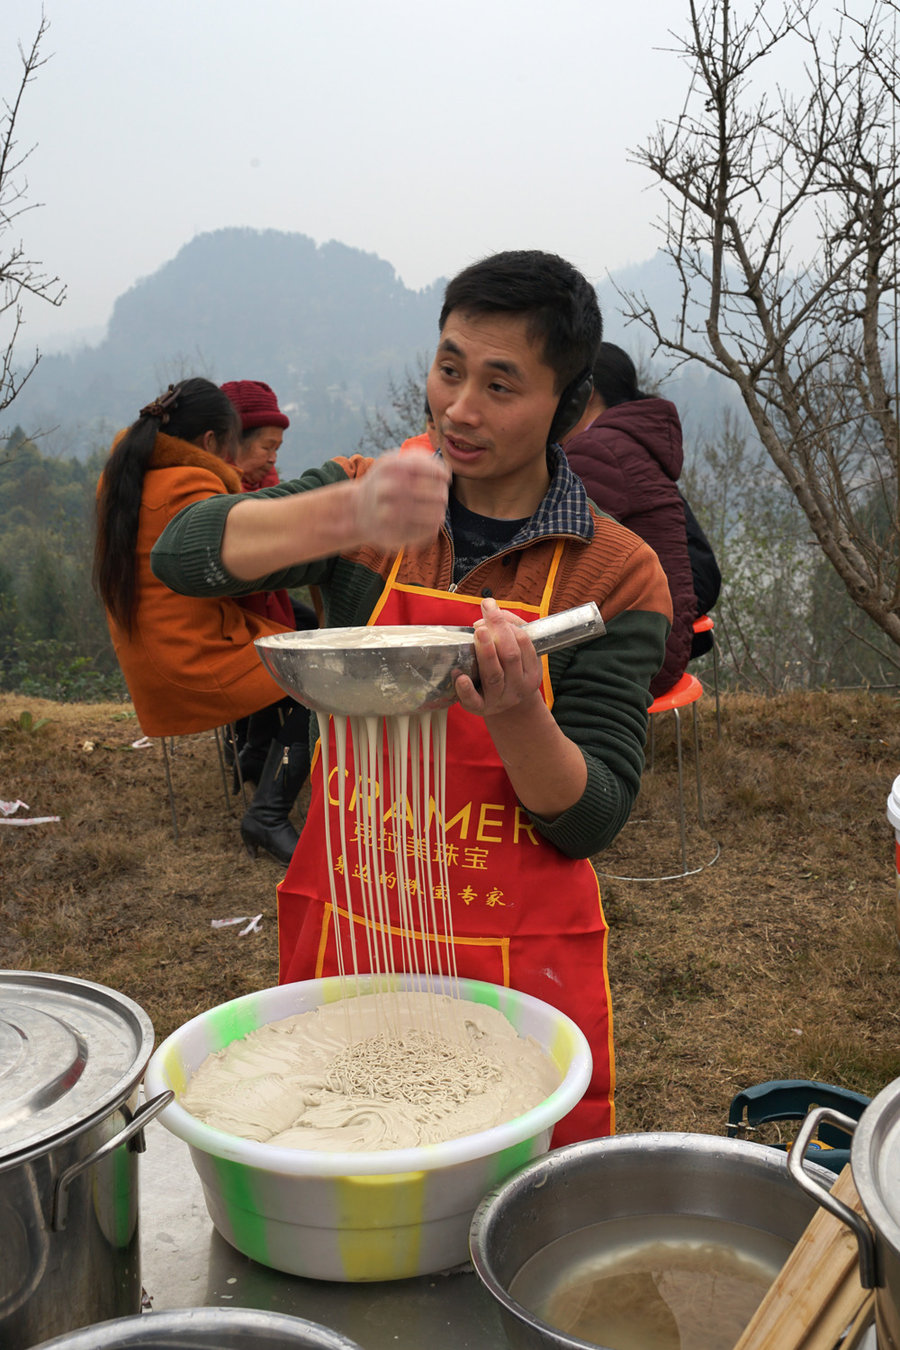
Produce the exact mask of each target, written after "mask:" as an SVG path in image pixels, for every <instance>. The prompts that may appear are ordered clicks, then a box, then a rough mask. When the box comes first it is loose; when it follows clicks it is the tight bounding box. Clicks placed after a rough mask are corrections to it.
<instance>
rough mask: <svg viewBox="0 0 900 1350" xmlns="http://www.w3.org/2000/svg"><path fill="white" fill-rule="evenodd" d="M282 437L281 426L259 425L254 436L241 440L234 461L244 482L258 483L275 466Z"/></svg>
mask: <svg viewBox="0 0 900 1350" xmlns="http://www.w3.org/2000/svg"><path fill="white" fill-rule="evenodd" d="M282 439H283V437H282V432H281V427H260V429H259V431H258V432H257V433H256V435H255V436H251V437H250V438H249V439H248V440H246V441H242V442H241V447H240V449H239V450H238V453H237V458H236V461H235V462H236V466H237V470H238V473H239V474H240V475H241V477H242V478H243V479H244V480H245V482H247V483H259V482H261V481H262V479H263V478H265V476H266V474H267V473H268V472H269V470H270V469H272V468H274V467H275V460H276V458H277V456H278V451H279V450H280V448H281V442H282Z"/></svg>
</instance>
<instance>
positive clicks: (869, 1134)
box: [850, 1078, 900, 1253]
mask: <svg viewBox="0 0 900 1350" xmlns="http://www.w3.org/2000/svg"><path fill="white" fill-rule="evenodd" d="M850 1164H851V1168H852V1171H853V1181H854V1184H855V1186H856V1189H857V1191H858V1192H859V1198H860V1200H862V1202H863V1208H864V1209H865V1211H866V1214H867V1215H868V1217H869V1219H870V1220H871V1223H872V1226H873V1227H874V1228H875V1229H876V1230H877V1233H878V1235H879V1236H880V1237H881V1238H882V1239H883V1240H884V1241H886V1242H887V1243H889V1245H890V1246H891V1247H892V1248H893V1250H894V1251H895V1252H897V1253H900V1078H895V1079H894V1081H893V1082H892V1083H888V1085H887V1087H885V1088H882V1090H881V1092H879V1094H878V1096H877V1097H875V1098H874V1099H873V1100H872V1101H871V1102H870V1103H869V1105H868V1106H867V1107H866V1109H865V1111H864V1112H863V1113H862V1116H861V1117H860V1120H859V1124H858V1125H857V1127H856V1129H855V1131H854V1133H853V1144H852V1147H851V1150H850Z"/></svg>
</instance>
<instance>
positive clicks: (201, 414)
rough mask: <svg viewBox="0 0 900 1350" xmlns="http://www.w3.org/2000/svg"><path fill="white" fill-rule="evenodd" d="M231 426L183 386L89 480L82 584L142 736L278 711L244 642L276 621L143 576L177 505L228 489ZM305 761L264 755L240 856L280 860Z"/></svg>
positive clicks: (206, 387)
mask: <svg viewBox="0 0 900 1350" xmlns="http://www.w3.org/2000/svg"><path fill="white" fill-rule="evenodd" d="M240 429H241V423H240V417H239V416H238V413H237V411H236V410H235V408H234V406H233V404H232V403H231V401H230V400H229V399H228V397H227V396H226V395H225V394H224V393H222V391H221V390H220V389H219V388H218V387H217V386H216V385H215V384H213V383H212V382H211V381H209V380H203V379H189V380H184V381H182V382H181V383H180V384H178V385H174V386H173V385H170V386H169V390H168V392H167V393H166V394H164V395H163V396H162V397H160V398H158V399H155V400H154V401H153V402H152V403H149V404H147V406H146V407H144V408H142V409H141V412H140V416H139V417H138V420H137V421H136V422H134V423H133V424H132V425H131V426H130V427H129V428H128V429H127V431H125V432H123V433H122V434H121V435H120V436H119V437H117V439H116V442H115V444H114V447H113V450H112V453H111V455H110V457H109V460H108V462H107V464H106V467H105V469H104V471H103V474H102V476H101V479H100V483H99V487H98V502H97V538H96V546H95V560H94V579H95V584H96V587H97V590H98V591H99V594H100V596H101V599H102V600H103V604H104V606H105V608H106V616H107V621H108V624H109V630H110V635H111V637H112V641H113V646H114V648H115V651H116V656H117V658H118V661H119V665H120V666H121V668H122V673H123V675H124V676H125V682H126V684H127V685H128V689H129V692H130V694H131V698H132V701H133V703H134V706H135V711H136V713H137V715H138V720H139V722H140V724H141V728H142V730H143V731H144V732H145V734H147V735H148V736H163V735H166V736H173V735H183V734H185V733H187V732H192V731H206V730H209V729H210V728H211V727H217V726H222V725H224V724H225V723H228V722H234V721H236V720H237V719H238V718H241V717H246V716H247V715H248V714H250V713H255V712H258V711H260V710H261V709H263V708H267V707H269V706H271V705H273V704H282V705H284V704H286V703H287V702H288V701H287V700H285V698H284V692H283V690H282V689H281V688H280V686H279V685H277V684H276V683H275V681H274V680H273V679H272V677H271V676H270V675H269V674H268V672H267V671H266V669H265V667H264V666H263V665H262V662H261V661H260V659H259V656H258V654H257V651H256V648H255V647H254V645H253V643H254V639H256V638H258V637H264V636H269V635H270V634H272V633H279V632H284V631H285V630H286V629H287V628H288V627H289V625H288V624H286V623H283V622H277V621H274V620H272V619H270V618H267V617H265V616H264V615H261V614H256V613H254V612H253V611H252V610H251V609H249V608H247V607H246V606H245V605H243V604H241V603H240V602H239V601H238V600H234V599H231V598H229V597H221V598H216V599H214V598H208V597H207V598H201V599H196V598H190V597H188V596H183V595H177V594H176V593H175V592H174V591H171V590H170V589H169V588H168V587H167V586H165V585H164V584H163V583H162V582H160V581H158V580H157V579H156V577H155V576H154V575H153V573H152V571H151V570H150V550H151V548H152V547H153V545H154V544H155V542H156V540H157V539H158V538H159V536H160V534H161V533H162V531H163V530H164V528H165V527H166V525H167V524H168V523H169V521H170V520H172V519H173V518H174V517H175V516H176V515H177V514H178V513H179V511H181V510H182V508H183V507H185V506H188V505H189V504H191V503H192V502H196V501H201V500H203V499H205V498H208V497H213V496H217V495H219V494H228V493H238V492H240V490H241V483H240V478H239V476H238V473H237V471H236V470H235V469H234V468H233V467H232V466H231V465H230V464H228V463H227V462H226V460H227V459H229V458H233V457H234V451H235V449H236V448H237V442H238V440H239V437H240ZM291 706H292V705H289V706H288V711H290V707H291ZM306 753H307V752H306V750H305V746H303V748H302V750H300V751H298V752H297V753H296V754H294V752H293V750H291V754H290V755H287V754H286V747H285V746H283V745H282V744H278V745H276V746H275V747H274V748H273V753H272V754H271V755H270V756H269V758H267V760H266V766H265V768H264V769H263V772H262V774H261V777H260V783H259V786H258V788H257V790H256V793H255V794H254V798H253V801H252V803H251V805H250V807H249V809H248V811H247V812H246V814H245V816H244V819H243V821H242V823H241V834H242V837H243V838H244V840H245V843H247V845H248V847H251V848H255V847H263V848H266V849H267V850H268V851H270V852H272V853H273V854H274V855H275V856H276V857H279V858H280V859H281V860H283V861H284V862H285V863H287V862H288V861H290V857H291V854H292V852H293V849H294V846H295V845H296V842H297V831H296V830H295V829H294V827H293V826H292V825H291V823H290V821H289V819H288V813H289V811H290V808H291V806H292V805H293V802H294V799H295V797H296V795H297V792H298V791H299V788H300V786H301V785H302V783H303V781H304V779H305V777H306V767H307V766H306V763H305V756H306ZM286 758H293V760H294V761H295V762H294V763H293V764H288V763H286V762H285V760H286ZM270 761H271V762H270ZM301 761H303V762H301Z"/></svg>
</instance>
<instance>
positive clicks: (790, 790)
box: [0, 693, 900, 1133]
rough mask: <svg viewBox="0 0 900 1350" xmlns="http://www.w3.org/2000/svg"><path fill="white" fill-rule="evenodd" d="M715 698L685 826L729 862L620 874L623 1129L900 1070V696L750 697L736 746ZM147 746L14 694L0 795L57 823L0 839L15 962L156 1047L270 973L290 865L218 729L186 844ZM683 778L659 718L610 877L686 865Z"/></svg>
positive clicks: (6, 722)
mask: <svg viewBox="0 0 900 1350" xmlns="http://www.w3.org/2000/svg"><path fill="white" fill-rule="evenodd" d="M703 704H704V706H702V708H701V724H702V729H703V772H704V788H705V806H706V819H707V832H706V833H702V832H700V831H699V830H698V829H696V828H694V829H692V831H691V838H690V848H691V858H692V859H700V860H703V859H705V858H707V857H709V856H711V855H712V853H713V852H714V844H715V843H716V842H718V843H719V844H720V846H721V856H720V857H719V859H718V861H717V862H716V863H715V864H714V866H712V867H709V868H706V869H705V870H703V871H701V872H700V873H699V874H697V875H695V876H690V877H686V878H684V879H682V880H677V881H665V882H634V881H623V880H612V879H609V878H604V880H603V894H604V899H605V903H606V908H607V913H608V917H609V920H610V925H611V929H612V938H611V943H610V976H611V982H612V987H613V998H614V1006H615V1014H616V1043H617V1049H618V1076H619V1090H618V1109H619V1128H620V1130H647V1129H665V1130H682V1129H686V1130H703V1131H708V1132H712V1133H721V1132H722V1131H723V1128H724V1121H725V1116H726V1113H727V1109H728V1104H729V1102H730V1101H731V1098H732V1096H733V1095H734V1093H735V1092H737V1091H739V1090H740V1089H741V1088H743V1087H746V1086H748V1085H750V1084H752V1083H756V1082H760V1081H763V1080H765V1079H769V1078H790V1077H803V1078H814V1079H818V1080H822V1081H827V1082H832V1083H837V1084H841V1085H843V1086H845V1087H849V1088H853V1089H854V1090H856V1091H858V1092H863V1093H865V1094H866V1095H869V1096H871V1095H873V1094H874V1093H875V1092H876V1091H878V1089H879V1088H880V1087H882V1086H884V1084H885V1083H887V1082H889V1081H891V1080H892V1079H894V1078H896V1077H900V996H898V995H900V948H898V945H897V940H896V931H895V926H894V924H895V908H894V903H895V889H894V871H893V856H892V835H891V832H890V828H889V826H888V824H887V821H886V819H885V800H886V797H887V794H888V791H889V790H890V786H891V783H892V781H893V779H894V777H896V775H897V774H898V773H900V717H898V711H900V709H898V702H897V700H896V699H895V698H891V697H887V696H867V695H864V694H859V695H856V694H824V693H822V694H818V693H816V694H792V695H786V696H784V697H781V698H776V699H771V700H763V699H761V698H755V697H751V696H745V695H733V696H731V697H728V698H727V699H726V700H725V701H724V704H723V736H722V740H721V742H717V740H716V737H715V722H714V717H713V709H712V705H711V700H710V699H706V700H704V701H703ZM23 714H25V716H24V717H23ZM28 714H30V717H31V719H32V725H31V728H30V729H29V725H28V724H29V718H28V716H27V715H28ZM41 718H47V719H48V721H47V722H46V723H45V724H44V725H43V726H41V727H39V728H35V725H34V724H35V723H36V722H37V721H38V720H39V719H41ZM666 720H667V721H668V722H669V723H671V720H672V719H671V718H669V719H666ZM139 736H140V730H139V728H138V725H137V723H136V722H135V720H134V717H133V714H131V711H130V705H121V706H120V705H112V704H102V705H61V704H52V703H43V702H41V701H39V700H34V699H26V698H22V697H19V696H16V695H9V694H3V695H0V798H2V799H4V800H11V799H12V800H15V799H16V798H21V799H22V800H23V801H25V802H27V803H28V804H29V806H30V807H31V813H32V814H34V815H59V816H61V817H62V819H61V820H60V822H59V823H58V824H49V825H39V826H35V827H27V828H13V827H11V826H0V876H2V883H0V885H2V890H0V909H2V923H0V966H3V967H6V968H13V969H32V970H39V971H52V972H59V973H66V974H71V975H76V976H80V977H83V978H86V979H92V980H96V981H98V982H100V983H102V984H106V985H109V986H111V987H113V988H115V989H118V990H121V991H122V992H123V993H126V994H128V995H130V996H131V997H132V998H134V999H135V1000H137V1002H138V1003H140V1004H141V1005H142V1007H144V1008H145V1009H146V1010H147V1012H148V1014H149V1015H150V1017H151V1019H152V1021H153V1023H154V1026H155V1029H156V1032H157V1035H158V1037H160V1038H162V1037H164V1036H165V1035H167V1034H168V1033H169V1032H170V1031H171V1030H173V1029H174V1028H175V1027H176V1026H178V1025H180V1024H181V1023H182V1022H184V1021H185V1020H186V1019H187V1018H189V1017H191V1016H193V1015H194V1014H195V1013H196V1012H198V1011H200V1010H202V1009H204V1008H206V1007H209V1006H212V1005H214V1004H216V1003H221V1002H223V1001H224V1000H226V999H228V998H231V997H234V996H235V995H237V994H241V993H244V992H247V991H249V990H252V989H254V988H259V987H263V986H266V985H270V984H274V983H275V982H276V978H277V934H276V919H275V885H276V883H277V881H278V880H279V877H280V869H279V867H278V865H277V864H276V863H274V862H272V861H269V860H263V859H262V858H261V859H260V860H259V861H257V862H253V861H251V859H250V858H249V857H248V856H247V854H246V853H245V852H244V851H243V849H242V847H241V844H240V840H239V836H238V809H237V807H236V806H235V807H234V808H233V813H232V814H229V813H227V812H226V809H225V801H224V797H223V793H222V787H221V780H220V778H219V773H218V768H217V764H216V752H215V744H214V741H213V738H212V736H211V735H208V736H198V737H191V738H183V739H182V740H181V741H179V742H178V749H177V757H176V761H175V772H176V781H177V786H178V793H179V803H180V811H179V822H180V826H181V839H180V841H179V842H178V843H177V844H176V843H175V842H174V841H173V838H172V830H171V823H170V818H169V809H168V801H167V797H166V790H165V781H164V777H163V769H162V763H161V758H160V751H159V746H158V743H155V742H154V743H153V745H152V747H151V748H149V749H132V748H131V746H132V742H134V741H135V740H136V739H137V738H138V737H139ZM689 768H690V766H689ZM690 781H691V780H689V782H690ZM674 784H675V767H674V753H673V742H672V729H671V726H668V727H666V726H663V727H662V728H660V734H659V736H658V743H657V752H656V763H655V766H654V769H653V771H652V772H648V773H646V774H645V778H644V787H643V790H642V793H641V798H640V800H639V802H638V805H637V807H636V809H635V813H634V817H633V819H632V821H631V822H630V823H629V825H628V827H627V828H626V830H625V831H624V832H623V834H622V836H621V837H620V839H619V840H618V841H617V843H616V845H615V846H614V848H613V849H611V850H610V851H609V852H608V853H606V854H604V855H603V856H602V858H598V859H596V860H595V862H596V865H597V866H598V869H599V870H601V872H604V873H616V874H619V875H623V874H624V875H627V876H635V875H641V876H644V875H648V874H651V873H652V874H656V873H666V872H670V871H676V870H678V867H677V863H678V858H679V847H678V836H677V830H676V826H675V820H674V803H675V793H674ZM689 810H690V816H691V818H692V819H695V811H694V810H693V809H690V808H689ZM673 864H675V865H674V866H673ZM258 913H262V915H263V918H262V922H261V925H260V931H258V932H254V933H250V934H248V935H247V936H245V937H240V936H239V934H238V929H237V928H236V927H230V928H220V929H214V928H213V927H212V926H211V920H213V919H222V918H231V917H235V916H239V915H244V916H248V917H249V916H253V915H255V914H258Z"/></svg>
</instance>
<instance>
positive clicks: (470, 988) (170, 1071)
mask: <svg viewBox="0 0 900 1350" xmlns="http://www.w3.org/2000/svg"><path fill="white" fill-rule="evenodd" d="M433 984H434V987H435V989H436V990H437V992H439V993H450V992H452V991H451V987H450V984H449V981H443V980H435V981H434V982H433ZM421 987H422V983H421V979H419V980H417V979H416V977H413V976H408V975H391V976H368V975H363V976H359V977H358V978H351V979H347V980H344V981H342V980H341V979H340V978H337V977H334V978H330V979H320V980H304V981H302V982H300V983H298V984H285V985H278V986H276V987H275V988H271V989H263V990H260V991H259V992H258V993H254V994H246V995H244V997H243V998H237V999H232V1000H231V1001H230V1002H229V1003H223V1004H221V1005H219V1006H218V1007H216V1008H211V1009H210V1010H209V1011H208V1012H205V1013H201V1014H200V1015H199V1016H198V1017H195V1018H193V1019H192V1020H191V1021H190V1022H187V1023H185V1025H184V1026H183V1027H181V1028H179V1030H178V1031H176V1032H174V1033H173V1035H171V1036H169V1037H168V1038H167V1039H166V1040H165V1041H163V1043H162V1044H161V1045H160V1046H159V1048H158V1049H157V1050H156V1052H155V1053H154V1054H153V1056H152V1058H151V1060H150V1062H149V1064H148V1066H147V1071H146V1076H145V1088H146V1092H147V1094H148V1096H154V1095H155V1094H156V1093H158V1092H162V1091H163V1090H165V1089H166V1088H173V1089H174V1091H175V1093H176V1096H177V1094H179V1093H181V1092H183V1091H184V1088H185V1086H186V1085H187V1083H188V1081H189V1080H190V1077H191V1075H192V1074H193V1073H194V1071H195V1070H196V1069H197V1068H198V1067H199V1066H200V1064H202V1063H203V1061H204V1060H205V1059H206V1057H207V1056H208V1055H209V1054H211V1053H212V1052H213V1051H216V1050H221V1049H223V1048H224V1047H225V1046H226V1045H229V1044H230V1043H231V1042H232V1041H234V1040H237V1039H239V1038H240V1037H242V1036H246V1035H247V1034H248V1032H250V1031H254V1030H256V1028H257V1027H261V1026H264V1025H265V1024H266V1023H268V1022H277V1021H280V1020H281V1019H282V1018H285V1017H291V1016H293V1015H294V1014H295V1013H301V1012H308V1011H310V1010H311V1009H313V1008H317V1007H319V1005H320V1004H323V1003H331V1002H334V1001H335V1000H337V999H339V998H343V997H346V996H348V995H349V996H351V997H352V996H354V995H355V994H357V993H359V994H368V993H373V992H377V991H379V990H390V989H407V988H421ZM455 987H458V989H459V994H460V997H462V998H464V999H469V1000H471V1001H472V1002H473V1003H485V1004H489V1005H490V1006H492V1007H494V1008H497V1009H498V1010H499V1011H500V1012H502V1013H503V1014H504V1015H505V1016H506V1017H507V1018H508V1020H509V1021H510V1022H511V1023H512V1025H513V1026H514V1027H515V1029H516V1030H517V1031H518V1032H519V1034H520V1035H523V1036H531V1037H533V1038H534V1040H536V1041H537V1042H538V1044H539V1045H541V1046H542V1047H543V1049H544V1050H546V1052H547V1053H548V1054H549V1055H550V1057H551V1059H552V1060H553V1061H554V1063H555V1064H556V1065H557V1067H558V1069H559V1070H560V1072H561V1074H562V1075H563V1079H562V1082H561V1083H560V1085H559V1087H558V1088H557V1089H556V1091H555V1092H553V1093H552V1094H551V1095H550V1096H549V1097H547V1098H546V1099H545V1100H544V1101H543V1102H540V1103H539V1104H538V1105H537V1106H535V1107H533V1108H532V1109H531V1110H530V1111H526V1112H525V1113H524V1114H523V1115H521V1116H517V1117H516V1118H515V1119H514V1120H510V1121H506V1122H504V1123H503V1124H501V1125H496V1126H494V1127H492V1128H491V1129H488V1130H482V1131H480V1132H479V1133H477V1134H469V1135H465V1136H464V1137H462V1138H459V1139H452V1140H448V1141H447V1142H445V1143H442V1144H430V1145H424V1146H420V1147H417V1148H406V1149H390V1150H383V1151H380V1152H368V1153H355V1152H333V1153H327V1152H326V1153H322V1152H318V1151H314V1150H300V1149H289V1148H278V1147H275V1146H273V1145H271V1144H260V1143H255V1142H253V1141H250V1140H246V1139H239V1138H238V1137H237V1136H235V1135H232V1134H225V1133H223V1132H222V1131H221V1130H216V1129H213V1128H212V1127H211V1126H209V1125H204V1124H203V1123H202V1122H201V1121H199V1120H198V1119H197V1118H196V1117H195V1116H192V1115H189V1113H188V1112H187V1111H185V1110H184V1108H183V1107H182V1106H181V1105H180V1104H179V1103H178V1101H177V1100H176V1101H175V1102H173V1103H172V1105H171V1106H169V1107H167V1108H166V1109H165V1110H164V1111H163V1112H162V1113H161V1115H160V1116H159V1120H160V1121H161V1122H162V1123H163V1125H165V1126H166V1127H167V1129H169V1130H171V1132H172V1133H173V1134H175V1135H177V1136H178V1138H179V1139H183V1140H184V1141H185V1142H186V1143H187V1144H188V1145H189V1146H190V1150H191V1158H192V1160H193V1163H194V1166H195V1168H196V1169H197V1172H198V1174H199V1176H200V1180H201V1182H202V1185H203V1193H204V1197H205V1200H206V1207H207V1209H208V1211H209V1215H210V1218H211V1219H212V1221H213V1223H214V1224H215V1226H216V1228H217V1229H218V1230H219V1232H220V1233H221V1234H222V1236H223V1237H224V1238H225V1239H226V1240H227V1241H228V1242H230V1243H231V1245H232V1246H233V1247H236V1248H237V1249H238V1251H240V1252H243V1253H244V1254H245V1255H246V1256H249V1257H252V1259H253V1260H254V1261H260V1262H262V1264H263V1265H267V1266H271V1267H273V1268H274V1269H276V1270H284V1271H287V1272H289V1273H290V1274H293V1275H305V1276H307V1277H309V1278H311V1279H317V1280H353V1281H356V1280H399V1279H406V1278H408V1277H409V1276H413V1275H425V1274H430V1273H432V1272H435V1271H440V1270H447V1269H450V1268H451V1267H453V1266H455V1265H459V1264H460V1263H461V1262H463V1261H465V1260H466V1259H467V1257H468V1231H469V1222H470V1220H471V1218H472V1214H473V1213H474V1211H475V1208H476V1206H477V1205H478V1203H479V1201H480V1200H481V1198H482V1196H483V1195H484V1194H485V1192H487V1191H489V1190H490V1189H491V1188H492V1187H494V1186H496V1185H497V1184H498V1183H499V1182H500V1181H502V1180H503V1179H504V1178H505V1177H507V1176H509V1174H510V1173H511V1172H513V1171H515V1170H516V1169H517V1168H519V1167H521V1166H522V1165H523V1164H525V1163H526V1162H530V1161H531V1159H532V1158H535V1157H538V1156H539V1155H540V1154H542V1153H545V1152H546V1151H547V1148H548V1147H549V1143H550V1135H551V1132H552V1130H553V1126H554V1125H555V1124H556V1122H557V1121H558V1120H561V1119H562V1117H563V1116H564V1115H566V1114H567V1113H568V1112H569V1111H570V1110H571V1109H572V1107H573V1106H574V1105H575V1104H576V1102H578V1101H579V1100H580V1099H581V1097H582V1096H583V1095H584V1092H585V1090H586V1088H587V1085H588V1081H589V1079H590V1075H591V1054H590V1050H589V1048H588V1044H587V1041H586V1039H585V1037H584V1035H583V1033H582V1032H581V1031H580V1029H579V1028H578V1027H577V1026H576V1025H575V1023H574V1022H573V1021H572V1020H571V1019H570V1018H568V1017H566V1016H565V1015H564V1014H563V1013H561V1012H559V1011H558V1010H557V1009H556V1008H553V1007H551V1006H550V1005H549V1004H548V1003H543V1002H542V1001H541V1000H540V999H536V998H532V997H530V995H528V994H521V993H518V992H517V991H516V990H514V989H506V988H503V987H502V986H501V985H495V984H487V983H484V982H482V981H480V980H459V981H458V982H457V984H456V986H455Z"/></svg>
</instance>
